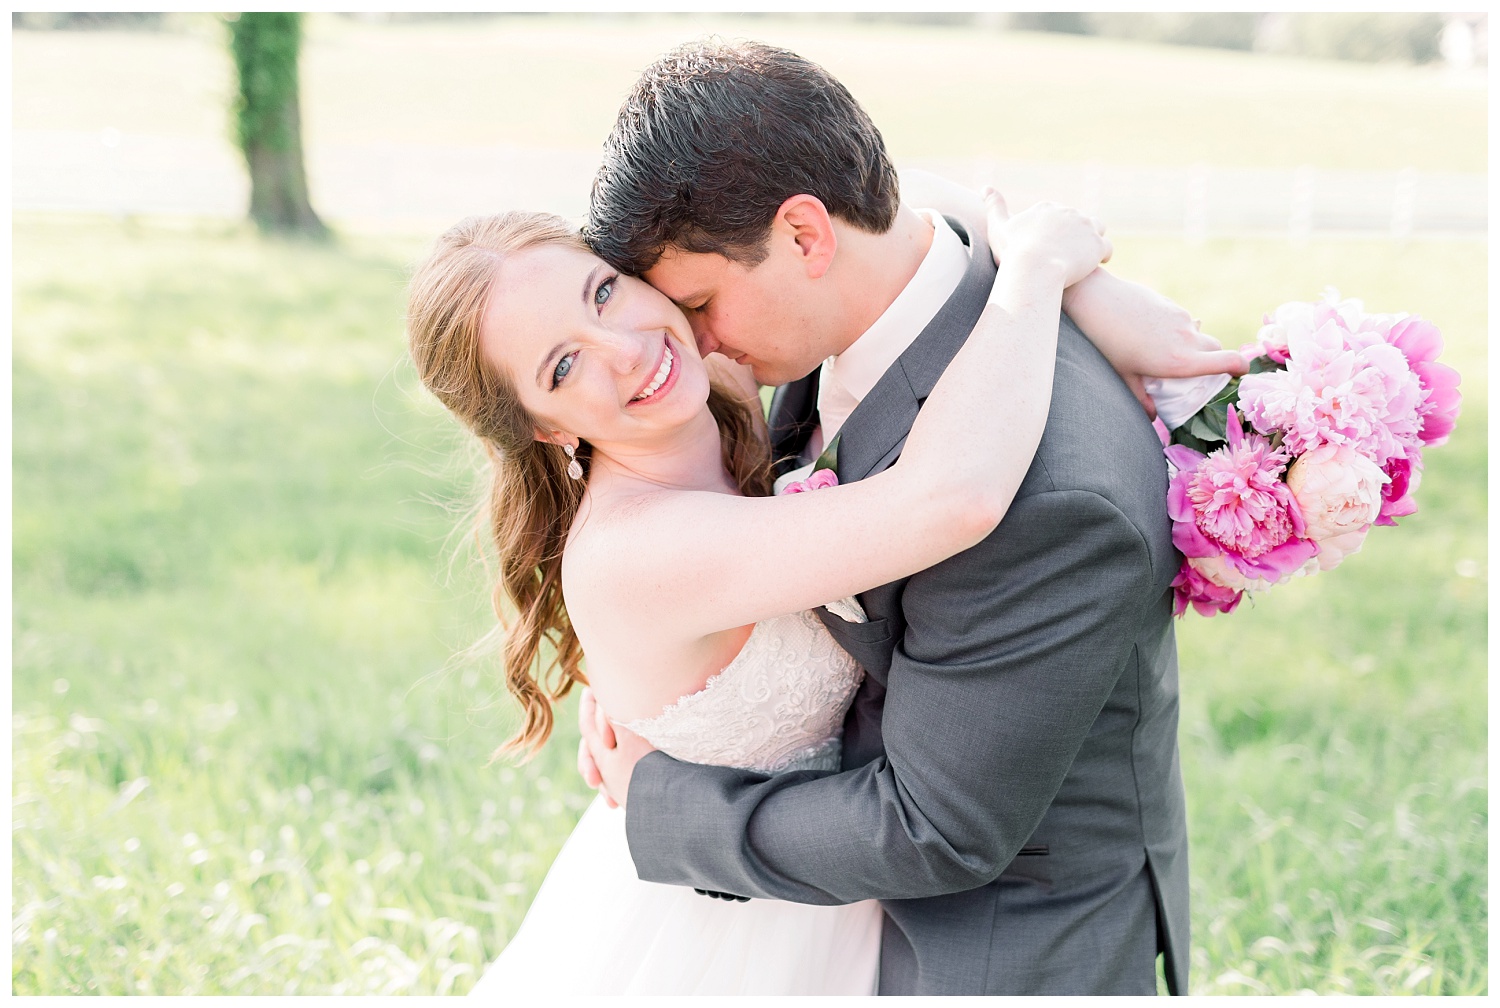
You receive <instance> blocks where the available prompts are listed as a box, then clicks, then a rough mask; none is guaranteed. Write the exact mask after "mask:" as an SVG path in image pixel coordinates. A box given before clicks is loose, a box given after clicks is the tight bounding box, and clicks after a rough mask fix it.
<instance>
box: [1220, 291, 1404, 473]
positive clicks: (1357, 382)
mask: <svg viewBox="0 0 1500 1008" xmlns="http://www.w3.org/2000/svg"><path fill="white" fill-rule="evenodd" d="M1288 345H1289V350H1290V357H1289V358H1288V360H1287V367H1286V370H1284V371H1267V372H1263V373H1261V374H1253V375H1246V376H1245V378H1244V379H1243V380H1242V381H1241V382H1240V389H1239V400H1240V406H1241V408H1242V409H1243V410H1244V412H1245V416H1246V418H1247V419H1248V420H1249V421H1250V422H1251V424H1252V425H1253V426H1254V427H1255V429H1256V430H1257V431H1259V432H1261V433H1262V434H1272V433H1275V432H1280V433H1281V434H1282V437H1283V443H1284V444H1285V447H1286V448H1287V450H1288V451H1289V452H1290V453H1291V454H1292V455H1301V454H1303V453H1305V452H1309V451H1311V450H1312V449H1314V448H1317V447H1319V446H1320V445H1325V444H1336V445H1347V446H1349V447H1350V448H1353V449H1354V450H1355V451H1358V452H1359V453H1360V454H1362V455H1364V456H1366V457H1367V458H1369V459H1371V460H1372V461H1374V462H1375V463H1376V464H1377V465H1383V464H1384V463H1385V462H1386V460H1388V459H1390V458H1393V457H1396V456H1404V455H1405V454H1406V452H1407V451H1408V450H1410V449H1412V448H1416V447H1418V446H1419V445H1420V444H1421V441H1420V438H1419V436H1418V435H1419V432H1420V431H1421V430H1422V417H1421V416H1420V414H1419V413H1418V407H1419V406H1421V404H1422V403H1423V400H1424V393H1423V390H1422V387H1421V384H1420V382H1419V381H1418V378H1417V376H1416V374H1414V373H1413V372H1412V370H1411V368H1410V367H1409V366H1408V364H1407V362H1406V357H1405V356H1404V355H1403V354H1402V353H1401V351H1400V350H1398V349H1397V348H1396V347H1394V346H1392V345H1390V344H1388V343H1386V342H1385V341H1384V340H1383V339H1381V338H1380V337H1379V336H1378V334H1376V333H1374V332H1369V333H1355V334H1351V333H1349V332H1348V331H1347V330H1345V329H1344V328H1343V327H1342V325H1341V324H1340V320H1339V319H1335V318H1330V319H1328V320H1327V321H1325V322H1324V323H1323V324H1322V325H1321V326H1320V327H1319V328H1318V329H1316V330H1314V331H1312V332H1306V333H1304V332H1300V331H1292V332H1291V333H1290V334H1289V344H1288Z"/></svg>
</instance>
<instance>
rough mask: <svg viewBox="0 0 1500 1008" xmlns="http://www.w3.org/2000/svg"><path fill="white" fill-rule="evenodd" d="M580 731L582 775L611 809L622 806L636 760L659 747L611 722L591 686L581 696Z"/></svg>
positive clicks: (579, 707) (579, 745) (579, 744)
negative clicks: (595, 697)
mask: <svg viewBox="0 0 1500 1008" xmlns="http://www.w3.org/2000/svg"><path fill="white" fill-rule="evenodd" d="M578 733H579V734H580V735H581V736H582V738H580V739H579V741H578V772H579V774H581V775H582V777H583V779H584V781H585V782H586V783H587V784H588V786H589V787H591V788H594V789H595V790H596V791H598V792H599V793H600V794H601V795H603V796H604V800H605V802H607V803H608V804H609V807H610V808H623V807H624V805H625V799H626V797H627V796H628V795H629V794H630V776H631V774H632V773H633V772H634V771H635V765H636V763H637V761H639V760H640V758H641V757H642V756H644V755H646V754H647V753H649V752H655V751H656V747H655V746H653V745H652V744H651V743H650V742H647V741H646V740H645V739H643V738H641V737H640V736H639V735H637V734H636V733H635V732H633V731H631V730H630V729H628V728H623V727H618V726H616V725H612V724H610V721H609V718H608V717H606V716H605V714H604V708H602V707H600V706H599V702H598V701H597V700H595V699H594V692H593V690H590V689H585V690H584V691H583V695H582V696H581V697H579V699H578Z"/></svg>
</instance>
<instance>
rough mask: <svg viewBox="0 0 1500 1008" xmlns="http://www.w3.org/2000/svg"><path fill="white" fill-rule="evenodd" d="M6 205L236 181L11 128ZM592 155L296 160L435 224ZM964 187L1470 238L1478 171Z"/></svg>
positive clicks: (332, 202) (132, 148)
mask: <svg viewBox="0 0 1500 1008" xmlns="http://www.w3.org/2000/svg"><path fill="white" fill-rule="evenodd" d="M11 158H12V162H11V164H12V173H11V205H12V207H13V208H14V209H15V210H44V211H71V212H94V213H110V214H115V215H120V216H124V215H133V214H185V215H193V216H206V217H240V216H243V214H244V213H245V207H246V205H247V202H248V198H249V183H248V180H247V179H246V176H245V170H244V167H243V164H242V162H241V161H240V158H239V155H238V153H237V152H236V151H235V150H234V148H233V147H232V146H230V144H229V143H228V142H227V140H226V141H224V142H219V143H215V142H210V141H204V140H201V139H198V138H191V137H174V136H158V135H147V134H121V133H120V132H119V131H117V130H105V131H103V132H102V133H91V132H77V131H61V130H56V131H42V130H18V131H15V132H14V133H13V134H12V147H11ZM596 163H597V154H596V153H595V152H591V151H573V150H539V149H531V148H520V147H504V146H493V147H461V148H460V147H455V148H442V147H416V146H364V147H356V146H336V147H335V146H329V147H321V146H319V147H313V148H311V149H310V150H309V151H308V176H309V185H310V187H311V189H312V197H313V203H314V205H315V206H316V207H317V208H318V210H319V212H320V213H322V214H323V215H324V216H326V217H328V218H330V219H332V220H336V221H350V222H369V223H375V224H382V225H385V226H402V225H412V226H417V227H421V228H424V229H425V228H432V227H440V226H442V225H443V224H446V223H449V222H451V221H454V220H456V219H458V218H460V217H463V216H465V215H466V214H471V213H488V212H492V211H495V210H497V209H504V208H508V207H526V208H531V209H539V210H552V211H554V212H557V213H561V214H564V215H565V216H570V217H577V216H580V215H581V214H582V213H583V212H584V209H585V207H586V205H587V199H588V190H589V183H590V181H591V180H592V178H593V172H594V167H595V165H596ZM913 166H914V167H922V168H927V169H929V170H932V171H936V172H939V173H942V174H946V175H948V176H950V177H952V178H954V179H956V180H958V181H961V182H967V183H969V184H973V185H981V184H986V183H993V184H995V185H996V186H997V187H998V188H1000V189H1001V191H1002V192H1004V193H1005V194H1006V197H1007V199H1009V200H1010V202H1011V204H1012V205H1013V206H1024V205H1026V204H1028V203H1031V202H1033V201H1035V200H1039V199H1051V200H1056V201H1058V202H1061V203H1068V204H1071V205H1073V206H1078V207H1080V208H1083V209H1086V210H1088V211H1089V212H1091V213H1095V214H1097V215H1099V216H1100V217H1101V218H1103V219H1104V220H1105V221H1107V222H1108V223H1109V226H1110V227H1111V228H1112V229H1113V230H1115V231H1117V232H1119V231H1176V232H1181V233H1182V234H1183V235H1184V236H1185V237H1186V238H1187V239H1188V240H1189V241H1201V240H1203V239H1205V238H1207V237H1209V236H1213V235H1243V234H1283V235H1286V236H1287V237H1289V238H1291V239H1292V240H1294V241H1296V240H1304V239H1306V238H1307V237H1308V236H1309V235H1311V234H1312V233H1314V232H1328V231H1335V232H1352V233H1363V234H1370V235H1384V236H1390V237H1393V238H1396V239H1398V240H1401V239H1406V238H1411V237H1420V236H1425V235H1444V236H1463V237H1483V236H1484V235H1485V233H1486V231H1487V228H1488V222H1489V192H1488V182H1487V179H1486V178H1485V176H1483V175H1477V174H1458V173H1438V172H1417V171H1414V170H1412V169H1405V170H1402V171H1398V172H1353V171H1327V170H1322V169H1316V170H1315V169H1313V168H1311V167H1303V168H1298V169H1296V170H1293V171H1286V170H1272V169H1252V168H1220V167H1211V166H1208V165H1192V166H1187V167H1181V168H1170V167H1149V166H1126V165H1106V164H1098V163H1093V164H1090V163H1085V164H1078V163H1044V162H1035V161H977V160H963V161H957V160H955V161H924V162H921V163H920V164H914V165H913Z"/></svg>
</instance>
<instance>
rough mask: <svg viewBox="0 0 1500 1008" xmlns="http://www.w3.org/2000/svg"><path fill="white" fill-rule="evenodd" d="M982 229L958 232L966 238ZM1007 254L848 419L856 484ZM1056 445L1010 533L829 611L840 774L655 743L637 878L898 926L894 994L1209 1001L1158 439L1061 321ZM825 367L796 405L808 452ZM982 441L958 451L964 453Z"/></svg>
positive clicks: (982, 259)
mask: <svg viewBox="0 0 1500 1008" xmlns="http://www.w3.org/2000/svg"><path fill="white" fill-rule="evenodd" d="M961 233H962V232H961ZM993 276H994V266H993V264H992V263H991V261H990V256H989V255H988V252H987V250H985V249H983V248H979V249H976V250H975V252H974V255H973V257H972V264H971V266H970V268H969V271H968V273H967V275H966V276H965V277H964V279H963V281H962V282H961V283H960V285H959V287H958V289H957V290H956V291H955V292H954V294H953V295H952V297H951V298H950V299H949V301H948V302H947V304H946V305H945V306H944V308H943V310H942V311H941V312H940V313H939V314H938V316H937V317H936V318H935V319H934V320H933V321H932V323H931V324H930V325H929V326H928V327H927V328H926V329H925V330H923V332H922V333H921V335H920V336H919V337H918V338H917V340H916V341H915V342H914V343H913V344H912V345H911V347H910V348H909V349H908V350H907V351H906V353H904V354H903V355H902V356H901V357H900V359H899V360H898V361H897V362H896V363H895V365H893V366H892V367H891V368H890V370H889V371H887V372H886V373H885V375H884V376H883V377H882V378H881V380H880V381H879V382H878V383H877V384H876V386H875V387H874V389H873V390H872V391H871V392H870V394H869V396H867V397H866V398H865V399H864V401H863V402H862V403H861V404H860V405H859V407H858V408H857V409H856V410H855V411H854V412H853V413H852V414H851V415H850V417H849V419H848V420H847V421H846V423H845V424H844V427H843V429H842V433H841V439H840V440H841V444H840V449H839V459H838V475H839V479H840V482H844V483H847V482H850V481H851V480H856V479H861V478H863V477H865V476H868V475H869V474H870V473H872V472H876V471H879V470H881V469H883V468H885V467H887V466H889V465H890V464H891V463H892V462H894V461H895V459H896V457H897V455H898V454H899V453H900V450H901V446H902V444H903V443H904V440H905V437H906V434H907V432H908V430H909V429H910V426H911V422H912V420H913V419H914V418H915V417H916V415H917V411H918V410H919V409H920V407H921V404H922V402H923V401H924V400H925V398H926V397H927V394H928V393H929V392H930V391H931V389H932V386H933V384H934V383H935V382H936V381H937V378H938V376H939V375H940V374H942V371H943V369H944V368H945V367H946V366H947V364H948V362H949V361H950V360H951V359H952V357H953V355H954V354H955V353H956V352H957V350H958V348H959V346H961V345H962V343H963V341H964V340H965V339H966V338H967V337H968V334H969V332H970V330H971V329H972V327H973V325H974V323H975V321H976V320H977V319H978V317H979V314H980V312H981V311H982V309H983V307H984V303H985V300H986V298H987V296H988V293H989V288H990V284H991V281H992V279H993ZM1058 343H1059V345H1058V354H1057V367H1056V377H1055V380H1054V390H1053V395H1052V403H1051V412H1050V414H1049V418H1048V422H1047V427H1046V431H1045V433H1044V435H1043V438H1042V442H1041V447H1040V449H1039V450H1038V452H1037V454H1036V458H1035V459H1034V461H1033V463H1032V466H1031V468H1030V471H1029V472H1028V473H1027V475H1026V478H1025V480H1024V482H1023V483H1022V486H1021V489H1020V492H1019V493H1018V495H1017V497H1016V500H1015V502H1014V503H1013V504H1012V506H1011V508H1010V511H1009V513H1008V514H1007V516H1006V518H1005V520H1004V521H1003V522H1002V523H1001V524H1000V526H999V528H997V529H996V530H995V531H994V532H993V533H992V534H991V535H990V536H989V537H988V538H987V539H985V540H984V541H983V542H981V543H980V544H979V545H977V546H975V547H973V548H972V549H969V550H967V551H965V552H963V553H961V554H959V555H957V556H955V557H952V558H950V559H949V560H946V561H944V562H943V563H940V564H938V565H936V566H935V567H932V568H929V569H928V570H925V571H923V572H921V573H919V574H916V575H914V576H912V577H909V578H906V579H903V580H901V581H897V582H893V583H891V584H887V585H882V586H881V587H879V588H875V589H872V590H871V591H868V592H865V593H863V594H862V595H860V601H861V602H862V603H863V605H864V608H865V611H866V612H867V613H868V614H869V615H870V621H869V622H868V623H864V624H849V623H844V622H843V621H842V620H840V619H839V618H838V617H836V616H833V615H831V614H826V613H824V614H823V618H824V622H825V623H827V624H828V627H829V629H830V631H831V632H832V633H833V635H834V636H835V637H836V638H837V639H838V641H839V643H840V644H841V645H842V646H843V647H844V648H845V649H846V650H848V651H849V652H850V653H851V654H852V655H854V656H855V657H856V658H858V659H859V661H860V662H861V663H862V664H863V665H864V668H865V670H866V673H867V677H866V680H865V682H864V684H863V686H862V687H861V688H860V691H859V693H858V695H857V696H856V698H855V702H854V706H853V708H852V709H851V710H850V712H849V715H848V718H847V720H846V723H845V736H844V756H843V771H842V772H840V773H814V772H805V771H804V772H794V773H788V774H783V775H778V776H771V777H768V776H766V775H763V774H756V773H752V772H746V771H742V770H734V769H729V768H724V767H710V766H699V765H695V764H689V763H683V762H680V761H677V760H674V759H672V758H671V757H669V756H667V755H665V754H663V753H652V754H649V755H648V756H647V757H646V758H644V759H642V760H641V761H640V763H639V764H637V766H636V769H635V773H634V777H633V779H632V781H631V785H630V793H629V796H628V802H627V817H626V830H627V834H628V837H629V842H630V851H631V855H632V857H633V858H634V860H635V864H636V868H637V871H638V872H639V874H640V876H641V878H643V879H646V880H648V881H653V882H664V883H673V884H677V885H688V886H694V887H699V888H704V889H712V890H719V891H724V892H731V893H738V894H742V895H747V896H750V897H753V898H760V899H780V900H792V901H795V902H802V903H818V904H835V903H847V902H853V901H856V900H861V899H868V898H875V899H879V900H881V901H882V904H883V906H884V909H885V912H886V922H885V927H884V931H883V940H882V947H881V969H880V993H882V994H907V993H910V994H1101V993H1121V994H1123V993H1137V994H1140V993H1144V994H1150V993H1154V992H1155V974H1154V962H1155V956H1156V953H1157V951H1158V948H1160V950H1161V951H1163V952H1164V953H1165V956H1166V974H1167V978H1168V984H1169V987H1170V988H1171V989H1172V990H1173V991H1174V992H1175V993H1185V992H1186V991H1187V968H1188V877H1187V835H1186V820H1185V813H1184V799H1183V791H1182V781H1181V775H1180V771H1179V767H1178V757H1177V660H1176V644H1175V640H1174V638H1173V634H1172V627H1171V591H1170V583H1171V580H1172V578H1173V576H1174V574H1175V573H1176V570H1177V566H1178V564H1179V562H1180V558H1179V556H1178V554H1177V553H1176V552H1175V551H1174V549H1173V547H1172V540H1171V530H1170V525H1169V521H1168V518H1167V515H1166V469H1165V462H1164V460H1163V457H1162V452H1161V444H1160V442H1159V441H1158V440H1157V437H1156V434H1155V433H1154V432H1153V430H1152V428H1151V426H1150V424H1149V423H1148V421H1147V419H1146V416H1145V414H1144V413H1143V411H1142V410H1141V408H1140V406H1139V405H1138V404H1137V403H1136V401H1135V399H1134V397H1133V396H1132V395H1131V394H1130V392H1129V390H1128V389H1127V388H1126V387H1125V385H1124V383H1123V382H1122V381H1121V380H1120V379H1119V377H1118V376H1117V375H1116V374H1115V372H1114V371H1113V370H1112V369H1111V367H1110V366H1109V364H1108V362H1107V361H1105V360H1104V358H1103V357H1102V356H1101V355H1100V354H1099V353H1098V351H1096V350H1095V349H1094V347H1093V346H1092V344H1090V343H1089V342H1088V340H1087V339H1085V338H1084V337H1083V335H1082V334H1081V333H1080V332H1079V331H1078V329H1077V328H1076V327H1075V326H1074V325H1073V324H1072V322H1071V321H1070V320H1068V319H1066V318H1064V320H1063V323H1062V326H1061V331H1060V334H1059V341H1058ZM816 380H817V375H816V374H814V375H811V376H809V377H808V378H806V379H803V380H802V381H801V382H796V383H793V384H792V385H789V386H786V387H785V388H784V389H783V390H781V392H780V393H779V394H778V397H777V399H776V400H775V401H774V402H773V408H772V422H773V438H774V439H776V440H777V449H778V451H779V452H781V453H784V454H790V453H792V452H794V451H795V450H796V449H797V448H799V447H800V446H801V444H802V443H804V442H805V440H806V437H807V435H808V433H809V432H810V431H811V429H812V427H813V426H814V425H815V424H816V418H815V416H813V415H812V413H811V412H810V411H811V408H812V403H813V402H814V401H815V389H816V385H815V383H816ZM953 450H954V452H961V451H963V445H962V444H955V445H954V446H953Z"/></svg>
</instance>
